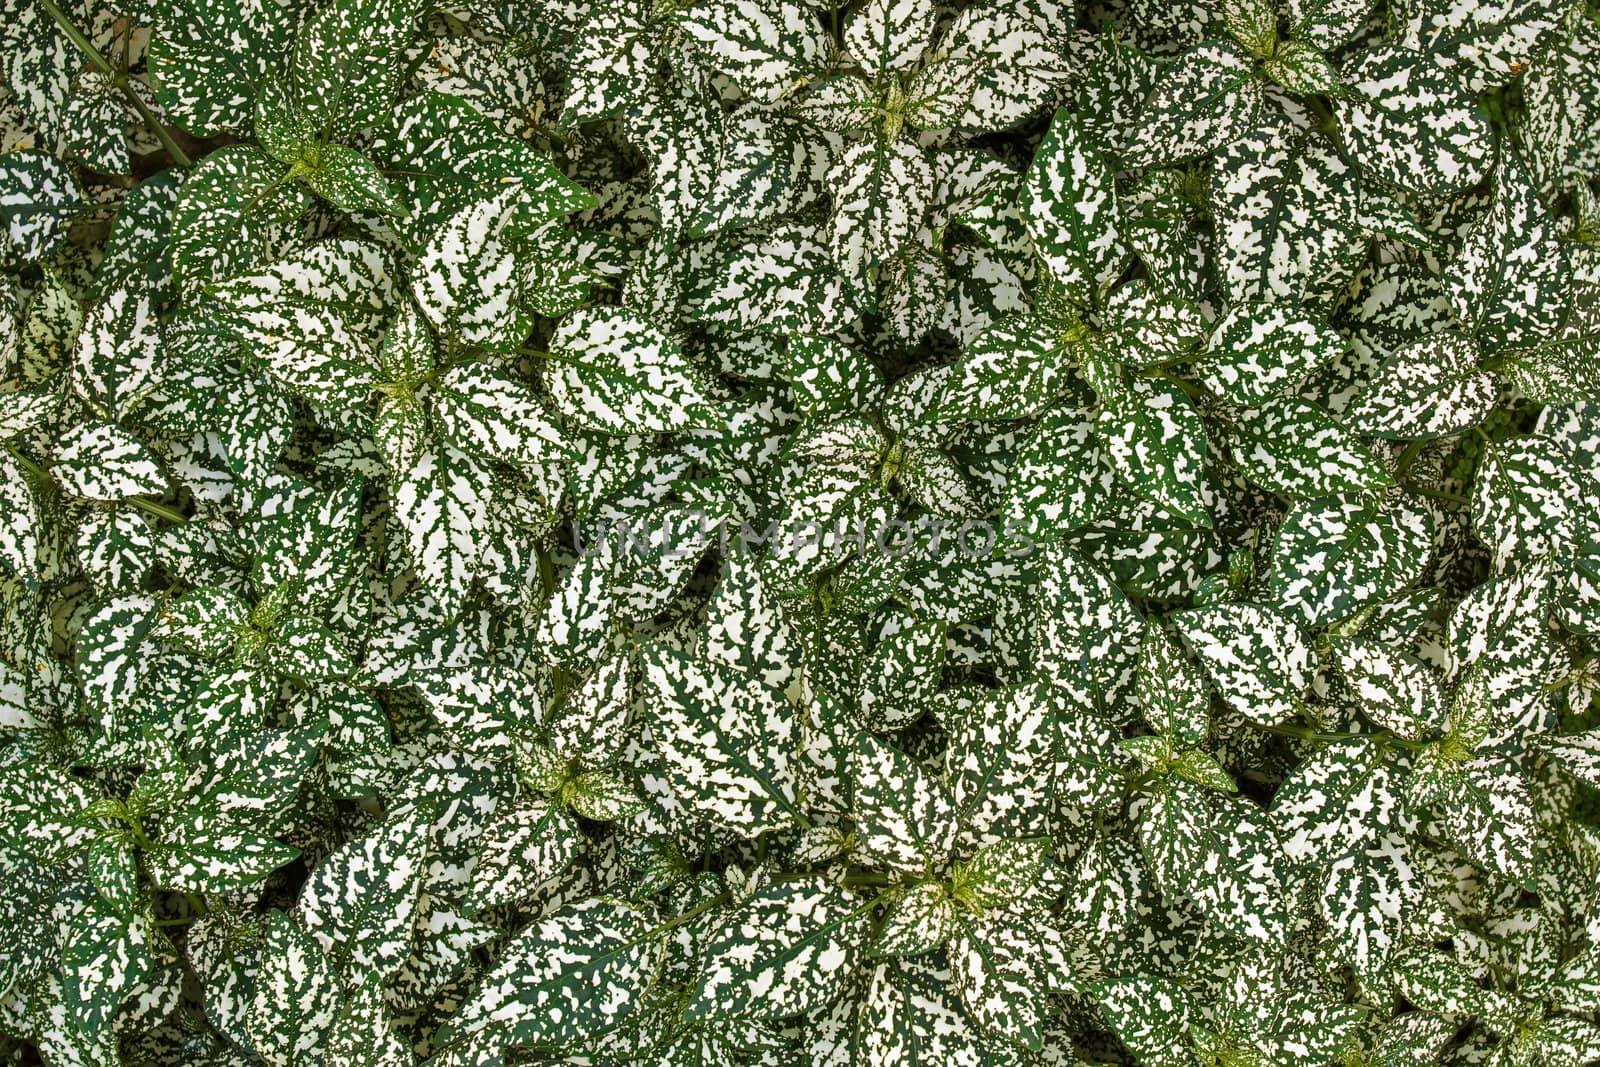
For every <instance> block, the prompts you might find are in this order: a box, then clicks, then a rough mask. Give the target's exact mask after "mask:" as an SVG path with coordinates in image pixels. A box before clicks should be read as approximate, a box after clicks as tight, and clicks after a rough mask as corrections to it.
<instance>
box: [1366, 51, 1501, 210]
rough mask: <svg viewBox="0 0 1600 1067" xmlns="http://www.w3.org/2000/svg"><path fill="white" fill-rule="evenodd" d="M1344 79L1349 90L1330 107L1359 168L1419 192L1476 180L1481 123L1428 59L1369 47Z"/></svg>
mask: <svg viewBox="0 0 1600 1067" xmlns="http://www.w3.org/2000/svg"><path fill="white" fill-rule="evenodd" d="M1346 81H1347V82H1348V84H1349V86H1350V91H1349V93H1348V94H1346V95H1344V96H1342V97H1340V98H1339V99H1338V100H1336V101H1335V103H1334V109H1335V112H1336V114H1337V115H1338V116H1339V128H1340V131H1341V132H1342V133H1343V134H1344V136H1345V138H1346V142H1347V144H1348V145H1349V148H1350V151H1351V154H1352V155H1353V156H1354V157H1355V159H1356V160H1357V162H1358V163H1359V164H1360V166H1361V167H1362V169H1363V170H1366V171H1369V172H1371V173H1372V175H1373V176H1374V177H1377V178H1380V179H1382V180H1383V181H1386V182H1388V183H1390V184H1391V185H1397V186H1399V187H1400V188H1402V189H1405V190H1408V191H1410V192H1415V193H1418V194H1420V195H1423V196H1448V195H1450V194H1452V193H1457V192H1460V191H1462V190H1464V189H1467V188H1468V187H1470V186H1472V185H1474V184H1476V183H1477V181H1478V179H1480V178H1481V177H1483V174H1484V172H1485V171H1486V170H1487V169H1488V165H1489V161H1490V159H1491V158H1492V151H1491V149H1490V147H1489V124H1488V120H1487V119H1486V118H1485V117H1484V115H1483V113H1482V112H1481V111H1480V110H1479V109H1478V108H1477V107H1476V106H1475V105H1474V104H1473V101H1472V100H1471V98H1470V97H1469V96H1467V94H1466V93H1465V92H1463V90H1462V89H1461V87H1460V85H1459V84H1458V83H1457V82H1456V81H1455V79H1453V78H1451V77H1450V76H1449V75H1448V74H1446V73H1445V72H1444V70H1442V69H1441V68H1440V66H1439V64H1438V63H1437V62H1436V61H1435V60H1434V59H1433V58H1432V57H1431V56H1428V55H1425V54H1423V53H1419V52H1412V51H1408V50H1407V49H1405V48H1401V47H1390V48H1383V49H1375V50H1373V51H1371V52H1368V53H1367V54H1366V55H1364V56H1362V57H1361V58H1360V59H1358V60H1357V61H1356V62H1355V63H1354V64H1352V66H1351V69H1350V70H1348V71H1347V72H1346Z"/></svg>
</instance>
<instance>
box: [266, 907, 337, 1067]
mask: <svg viewBox="0 0 1600 1067" xmlns="http://www.w3.org/2000/svg"><path fill="white" fill-rule="evenodd" d="M266 926H267V930H266V937H265V938H264V939H263V941H262V945H261V969H260V972H259V973H258V976H257V978H256V983H255V995H254V997H253V998H252V1000H251V1002H250V1009H249V1011H248V1013H247V1014H246V1016H245V1031H246V1032H247V1033H248V1034H249V1035H250V1040H251V1042H252V1043H253V1044H254V1045H255V1051H256V1054H257V1055H258V1056H260V1057H261V1059H262V1060H263V1061H264V1062H265V1063H267V1064H270V1065H271V1067H299V1065H300V1064H303V1063H306V1062H308V1061H311V1060H314V1059H316V1058H319V1055H320V1052H321V1050H322V1045H323V1041H324V1039H325V1038H326V1036H327V1032H328V1029H329V1028H330V1027H331V1026H332V1025H333V1019H334V1015H335V1014H336V1013H337V1011H338V1008H339V998H340V989H339V978H338V976H337V975H336V974H335V973H334V969H333V964H332V963H330V962H329V960H328V958H327V957H326V956H325V955H323V953H322V949H321V948H319V947H318V945H317V943H316V941H315V940H313V939H312V938H311V937H310V936H309V935H308V934H306V933H305V932H304V931H302V930H301V929H300V928H299V927H298V926H296V925H295V924H294V922H293V921H292V920H291V919H290V918H289V917H288V916H287V915H285V914H284V913H283V912H281V911H274V912H272V913H271V914H270V915H269V916H268V918H267V923H266Z"/></svg>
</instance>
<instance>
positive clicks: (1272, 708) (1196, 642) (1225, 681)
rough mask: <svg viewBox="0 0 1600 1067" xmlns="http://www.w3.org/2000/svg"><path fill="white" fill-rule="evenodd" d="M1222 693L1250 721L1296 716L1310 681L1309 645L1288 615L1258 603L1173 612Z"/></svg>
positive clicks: (1272, 722)
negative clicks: (1285, 615)
mask: <svg viewBox="0 0 1600 1067" xmlns="http://www.w3.org/2000/svg"><path fill="white" fill-rule="evenodd" d="M1173 622H1174V623H1175V624H1176V625H1177V628H1178V632H1179V633H1180V634H1182V635H1183V638H1184V640H1185V641H1186V642H1188V645H1189V648H1190V649H1191V650H1192V651H1193V652H1194V654H1195V657H1196V658H1197V659H1198V660H1199V661H1200V665H1201V667H1202V668H1203V669H1204V670H1205V672H1206V674H1207V675H1208V676H1209V677H1210V678H1211V681H1212V682H1213V684H1215V685H1216V687H1217V691H1218V693H1220V694H1221V696H1222V699H1223V700H1224V701H1226V702H1227V703H1228V704H1229V705H1231V706H1232V707H1233V708H1234V710H1235V711H1237V712H1238V713H1239V714H1241V715H1243V716H1244V717H1245V718H1247V719H1249V720H1250V721H1251V722H1255V723H1259V724H1261V725H1263V726H1273V725H1276V724H1278V723H1281V722H1285V721H1287V720H1289V719H1292V718H1294V717H1295V715H1296V714H1298V712H1299V709H1300V701H1301V697H1302V695H1303V694H1304V693H1305V690H1306V686H1307V685H1309V684H1310V680H1311V678H1310V672H1311V650H1310V648H1309V647H1307V645H1306V642H1305V639H1304V638H1303V637H1302V636H1301V634H1300V631H1299V629H1298V628H1297V627H1296V626H1295V625H1294V623H1292V622H1291V621H1290V620H1289V619H1288V618H1286V617H1284V616H1283V615H1280V614H1279V613H1278V612H1276V611H1273V610H1272V609H1270V608H1265V607H1261V606H1259V605H1256V604H1245V603H1233V604H1217V605H1215V606H1212V607H1207V608H1195V609H1193V610H1191V611H1185V612H1180V613H1178V614H1177V615H1174V616H1173Z"/></svg>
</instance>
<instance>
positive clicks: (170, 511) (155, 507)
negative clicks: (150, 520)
mask: <svg viewBox="0 0 1600 1067" xmlns="http://www.w3.org/2000/svg"><path fill="white" fill-rule="evenodd" d="M127 500H128V503H130V504H132V505H133V506H134V507H136V508H138V509H139V510H140V511H143V512H145V513H146V514H149V515H154V516H155V517H156V518H158V519H166V520H167V521H168V522H188V521H189V516H187V515H185V514H184V513H183V512H181V511H178V510H177V509H176V508H169V507H167V506H166V505H165V504H158V503H156V502H155V501H154V500H146V499H144V498H143V497H138V496H130V497H128V498H127Z"/></svg>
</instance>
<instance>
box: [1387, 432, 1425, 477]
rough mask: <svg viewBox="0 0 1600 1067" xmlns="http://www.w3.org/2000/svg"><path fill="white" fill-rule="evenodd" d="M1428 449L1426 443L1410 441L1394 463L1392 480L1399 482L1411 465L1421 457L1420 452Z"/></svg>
mask: <svg viewBox="0 0 1600 1067" xmlns="http://www.w3.org/2000/svg"><path fill="white" fill-rule="evenodd" d="M1426 447H1428V442H1427V441H1412V442H1411V443H1410V444H1409V445H1406V448H1405V451H1404V452H1401V453H1400V458H1399V459H1397V460H1395V461H1394V480H1395V481H1397V482H1398V481H1399V480H1400V479H1401V478H1402V477H1403V476H1404V475H1405V473H1406V471H1408V470H1410V469H1411V465H1412V464H1413V463H1415V462H1416V461H1417V457H1418V456H1420V455H1422V450H1423V449H1424V448H1426Z"/></svg>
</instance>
